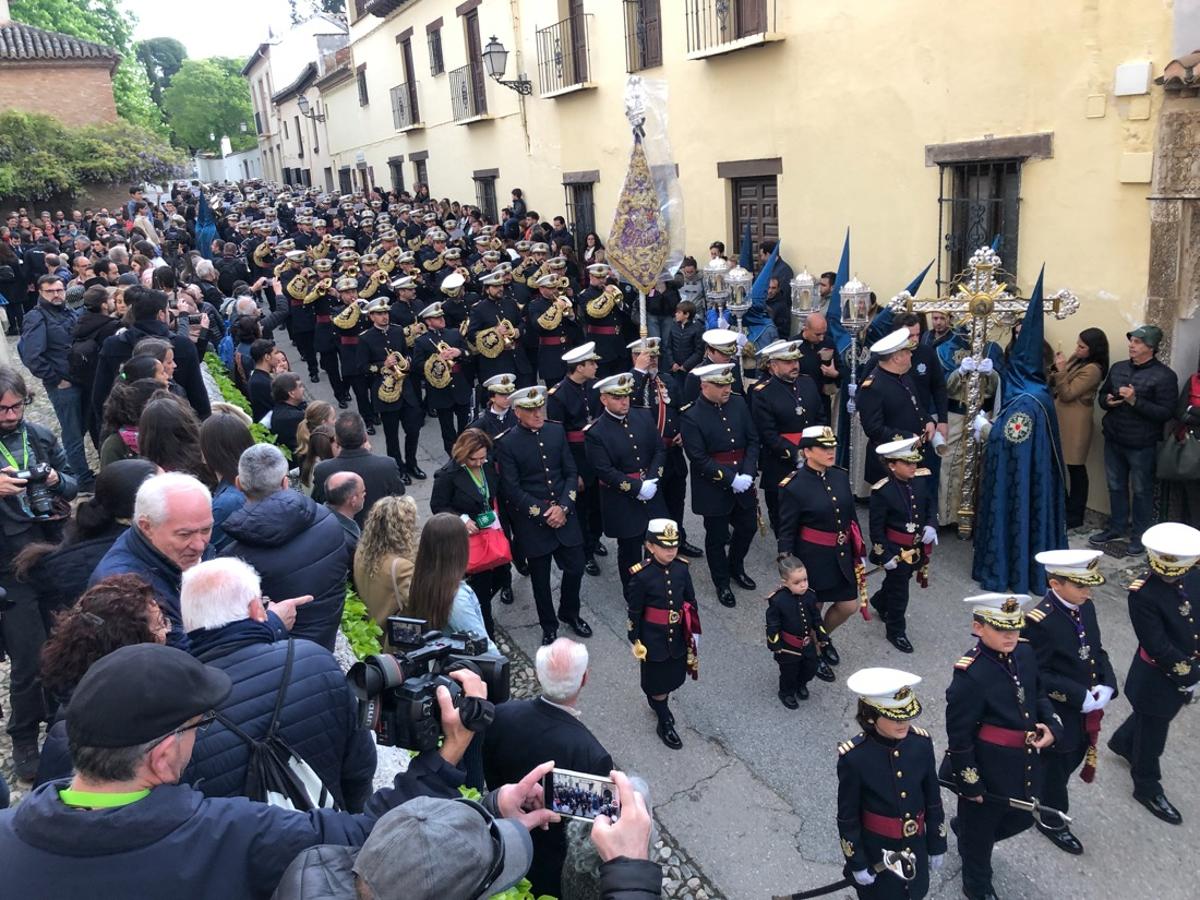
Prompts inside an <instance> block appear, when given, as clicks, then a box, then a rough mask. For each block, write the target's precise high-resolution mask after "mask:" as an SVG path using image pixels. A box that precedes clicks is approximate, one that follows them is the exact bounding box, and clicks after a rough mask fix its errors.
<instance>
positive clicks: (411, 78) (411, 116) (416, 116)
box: [400, 38, 421, 125]
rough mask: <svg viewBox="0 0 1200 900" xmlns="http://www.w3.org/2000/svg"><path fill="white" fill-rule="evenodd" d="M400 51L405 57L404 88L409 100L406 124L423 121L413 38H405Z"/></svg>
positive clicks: (406, 98)
mask: <svg viewBox="0 0 1200 900" xmlns="http://www.w3.org/2000/svg"><path fill="white" fill-rule="evenodd" d="M400 53H401V55H402V57H403V59H404V89H405V91H407V96H406V97H405V98H404V99H405V100H406V101H407V102H408V122H407V123H405V124H407V125H412V124H413V123H415V122H420V121H421V114H420V112H419V111H418V109H417V71H416V69H415V68H414V67H413V52H412V40H411V39H409V38H405V40H404V41H403V43H401V44H400Z"/></svg>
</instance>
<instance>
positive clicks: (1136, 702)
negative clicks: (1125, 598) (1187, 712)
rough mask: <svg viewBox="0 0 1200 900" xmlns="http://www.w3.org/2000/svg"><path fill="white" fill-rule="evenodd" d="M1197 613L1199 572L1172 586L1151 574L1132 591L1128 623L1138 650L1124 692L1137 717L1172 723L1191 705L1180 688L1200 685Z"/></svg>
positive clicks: (1192, 571) (1138, 581) (1131, 588)
mask: <svg viewBox="0 0 1200 900" xmlns="http://www.w3.org/2000/svg"><path fill="white" fill-rule="evenodd" d="M1198 613H1200V571H1197V570H1196V569H1192V570H1191V571H1189V572H1188V573H1187V574H1186V575H1184V576H1183V578H1182V579H1181V580H1179V581H1176V582H1174V583H1169V582H1166V581H1164V580H1163V579H1162V578H1160V577H1159V576H1158V575H1157V574H1155V573H1154V572H1151V573H1149V574H1148V575H1147V576H1146V577H1145V578H1139V579H1138V580H1136V581H1134V583H1133V584H1131V585H1130V586H1129V618H1130V620H1131V621H1132V622H1133V632H1134V634H1136V635H1137V639H1138V650H1137V651H1136V652H1135V653H1134V654H1133V662H1132V663H1130V664H1129V674H1128V675H1127V676H1126V677H1125V693H1126V695H1127V696H1128V697H1129V702H1130V703H1131V704H1132V705H1133V708H1134V709H1135V710H1137V711H1138V712H1140V713H1144V714H1146V715H1151V716H1165V717H1167V718H1170V717H1172V716H1174V715H1175V714H1176V713H1177V712H1179V709H1180V707H1181V706H1183V704H1184V702H1185V701H1186V700H1187V694H1185V693H1183V692H1182V691H1181V690H1180V688H1186V687H1188V686H1190V685H1193V684H1195V683H1196V682H1197V681H1200V625H1198V624H1197V621H1196V620H1197V614H1198ZM1143 650H1144V651H1145V655H1146V656H1149V657H1150V659H1152V660H1153V662H1152V663H1150V662H1147V661H1146V659H1145V658H1144V656H1143V655H1142V652H1141V651H1143Z"/></svg>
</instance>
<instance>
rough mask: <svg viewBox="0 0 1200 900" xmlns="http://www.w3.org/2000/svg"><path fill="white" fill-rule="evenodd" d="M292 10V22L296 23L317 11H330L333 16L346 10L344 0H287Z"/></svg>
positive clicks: (305, 19) (308, 17)
mask: <svg viewBox="0 0 1200 900" xmlns="http://www.w3.org/2000/svg"><path fill="white" fill-rule="evenodd" d="M288 6H289V7H291V10H292V24H293V25H298V24H300V23H301V22H304V21H307V20H308V19H311V18H312V17H313V16H315V15H316V14H317V13H332V14H333V15H335V16H340V15H343V14H344V13H345V12H346V0H288Z"/></svg>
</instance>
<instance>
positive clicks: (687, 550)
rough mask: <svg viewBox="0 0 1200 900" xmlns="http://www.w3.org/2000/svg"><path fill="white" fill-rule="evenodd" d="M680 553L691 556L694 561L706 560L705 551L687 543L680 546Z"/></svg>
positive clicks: (684, 542)
mask: <svg viewBox="0 0 1200 900" xmlns="http://www.w3.org/2000/svg"><path fill="white" fill-rule="evenodd" d="M679 552H680V553H682V554H683V555H684V556H690V557H692V558H693V559H704V551H703V550H701V549H700V548H699V547H697V546H696V545H695V544H689V543H688V542H687V541H683V542H682V543H681V544H680V545H679Z"/></svg>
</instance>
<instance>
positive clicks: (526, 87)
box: [483, 34, 533, 95]
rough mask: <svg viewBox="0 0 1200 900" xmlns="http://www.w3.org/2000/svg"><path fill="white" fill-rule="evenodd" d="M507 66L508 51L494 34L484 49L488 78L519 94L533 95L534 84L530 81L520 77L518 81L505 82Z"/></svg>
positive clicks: (484, 66)
mask: <svg viewBox="0 0 1200 900" xmlns="http://www.w3.org/2000/svg"><path fill="white" fill-rule="evenodd" d="M507 66H508V51H507V50H505V49H504V45H503V44H502V43H500V41H499V40H498V39H497V38H496V36H495V35H494V34H493V35H492V36H491V38H489V39H488V43H487V46H486V47H484V48H483V68H484V69H485V70H486V71H487V73H488V77H489V78H491V79H492V80H494V81H495V82H496V83H497V84H502V85H504V86H505V87H506V88H511V89H512V90H514V91H516V92H517V93H518V94H522V95H527V94H532V93H533V82H532V81H530V80H529V79H527V78H521V77H520V76H518V77H517V79H516V81H505V80H504V70H505V68H506V67H507Z"/></svg>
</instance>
